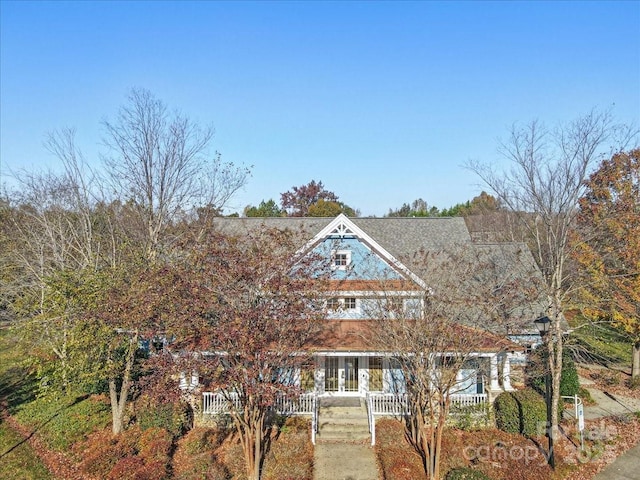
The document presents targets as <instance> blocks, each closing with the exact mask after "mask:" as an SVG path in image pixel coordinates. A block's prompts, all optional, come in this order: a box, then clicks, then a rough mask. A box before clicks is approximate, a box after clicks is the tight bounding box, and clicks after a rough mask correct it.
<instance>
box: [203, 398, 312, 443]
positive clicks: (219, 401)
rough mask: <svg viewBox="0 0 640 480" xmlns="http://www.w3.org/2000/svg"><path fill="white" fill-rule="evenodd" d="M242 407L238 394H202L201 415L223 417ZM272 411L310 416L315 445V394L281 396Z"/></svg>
mask: <svg viewBox="0 0 640 480" xmlns="http://www.w3.org/2000/svg"><path fill="white" fill-rule="evenodd" d="M232 407H233V408H236V409H239V408H241V407H242V405H241V404H240V400H239V398H238V394H237V393H234V392H230V393H227V394H224V393H222V392H204V393H203V394H202V413H203V415H223V414H227V413H229V412H230V411H231V408H232ZM273 409H274V411H275V412H276V413H277V414H278V415H311V442H312V443H313V444H314V445H315V443H316V433H317V432H318V397H317V395H316V394H315V393H303V394H301V395H300V396H298V397H296V398H291V397H288V396H286V395H281V396H279V397H278V398H277V399H276V402H275V405H274V408H273Z"/></svg>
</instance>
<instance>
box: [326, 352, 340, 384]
mask: <svg viewBox="0 0 640 480" xmlns="http://www.w3.org/2000/svg"><path fill="white" fill-rule="evenodd" d="M324 391H325V392H337V391H338V357H326V358H325V359H324Z"/></svg>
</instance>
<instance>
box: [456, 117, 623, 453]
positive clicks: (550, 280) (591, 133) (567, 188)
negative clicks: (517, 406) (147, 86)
mask: <svg viewBox="0 0 640 480" xmlns="http://www.w3.org/2000/svg"><path fill="white" fill-rule="evenodd" d="M620 132H622V133H628V132H629V130H628V129H625V128H623V127H622V126H619V125H616V124H614V121H613V118H612V115H611V113H610V112H608V111H607V112H598V111H592V112H590V113H589V114H587V115H584V116H582V117H579V118H577V119H576V120H575V121H573V122H570V123H568V124H565V125H560V126H559V127H557V128H556V129H554V130H550V129H548V128H546V127H545V126H544V125H543V124H541V123H540V122H538V121H532V122H531V123H529V124H527V125H524V126H517V125H514V126H513V127H512V129H511V132H510V136H509V138H508V139H507V140H506V141H504V142H502V143H501V144H500V147H499V153H500V154H501V155H502V157H504V158H505V159H506V160H508V161H509V162H510V164H511V169H510V170H506V171H502V172H500V171H496V169H495V168H493V167H491V166H490V165H483V164H481V163H479V162H468V164H467V167H468V168H469V169H470V170H472V171H473V172H475V173H476V174H477V175H478V176H479V177H480V178H481V179H482V180H483V182H484V183H485V184H486V185H487V186H488V187H489V188H490V189H491V190H492V191H493V192H494V193H495V194H496V196H497V197H498V199H499V200H500V202H501V203H502V205H503V206H504V207H505V208H506V209H509V210H510V211H511V212H512V213H513V214H514V215H515V216H516V218H517V220H518V223H519V224H520V225H521V226H522V227H524V228H525V230H526V232H527V234H528V241H529V243H530V247H531V249H532V252H533V255H534V257H535V259H536V262H537V263H538V266H539V267H540V269H541V271H542V275H543V278H544V285H545V290H546V297H547V309H546V310H545V311H541V312H540V315H541V316H548V318H549V319H550V331H549V333H548V334H546V335H545V337H544V341H545V345H546V348H547V349H548V351H549V355H548V369H549V372H550V374H551V378H552V382H551V397H552V398H551V408H550V417H551V418H550V425H549V433H548V434H549V443H550V452H549V460H550V464H552V465H553V451H552V446H553V440H554V438H555V437H556V436H557V431H558V403H559V400H560V375H561V372H562V349H563V336H564V334H565V328H564V325H565V323H564V316H563V310H564V306H565V299H566V295H567V293H568V292H569V291H570V290H571V287H572V278H570V276H569V275H568V269H567V263H568V259H569V248H570V244H569V234H570V231H571V229H572V227H573V225H574V220H575V218H576V215H577V212H578V210H577V205H578V199H579V198H580V196H581V195H582V193H583V191H584V182H585V180H586V178H587V176H588V172H589V169H590V168H591V167H592V166H593V165H594V163H595V162H596V161H597V160H598V159H600V158H601V157H602V156H603V155H606V154H607V153H609V152H610V150H608V149H607V148H606V147H609V145H608V142H609V141H613V140H616V139H620V138H626V139H628V138H629V136H628V135H622V136H619V135H618V134H619V133H620Z"/></svg>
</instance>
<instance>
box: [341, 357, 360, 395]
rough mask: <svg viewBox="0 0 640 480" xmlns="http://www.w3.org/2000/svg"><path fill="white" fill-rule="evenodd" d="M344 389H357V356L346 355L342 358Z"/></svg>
mask: <svg viewBox="0 0 640 480" xmlns="http://www.w3.org/2000/svg"><path fill="white" fill-rule="evenodd" d="M344 391H345V392H357V391H358V358H357V357H347V358H345V359H344Z"/></svg>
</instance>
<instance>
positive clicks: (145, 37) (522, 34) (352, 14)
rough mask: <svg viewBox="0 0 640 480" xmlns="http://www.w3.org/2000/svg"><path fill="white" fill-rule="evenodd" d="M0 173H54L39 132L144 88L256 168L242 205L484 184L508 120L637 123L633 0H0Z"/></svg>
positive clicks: (92, 131)
mask: <svg viewBox="0 0 640 480" xmlns="http://www.w3.org/2000/svg"><path fill="white" fill-rule="evenodd" d="M0 8H1V10H0V15H1V25H0V27H1V28H0V32H1V33H0V35H1V37H0V41H1V43H0V62H1V64H0V66H1V70H0V94H1V99H0V107H1V112H0V122H1V123H0V128H1V130H0V133H1V143H0V146H1V150H0V155H1V164H2V167H1V168H2V171H1V172H0V175H1V177H2V178H0V182H1V183H3V184H8V183H9V182H10V177H9V174H10V171H11V170H16V169H20V168H27V169H33V168H46V167H52V168H55V163H56V162H55V159H54V158H53V157H52V156H51V155H50V154H49V153H48V152H47V151H46V150H45V149H44V148H43V147H42V142H43V139H44V138H45V135H46V134H47V132H50V131H52V130H55V129H60V128H65V127H75V128H76V130H77V138H78V143H79V146H80V147H81V148H82V150H83V151H84V153H85V155H86V157H87V158H89V159H90V160H95V161H96V163H97V156H98V152H99V150H100V147H99V142H100V139H101V135H102V133H101V132H102V130H101V126H100V122H101V120H102V119H104V118H113V117H114V116H115V113H116V111H117V109H118V107H119V106H120V105H121V104H123V103H124V101H125V97H126V94H127V91H128V90H129V89H130V88H132V87H142V88H146V89H148V90H150V91H152V92H153V93H154V94H155V95H156V96H158V97H159V98H161V99H162V100H164V101H165V102H166V103H167V104H168V105H169V106H171V107H175V108H178V109H180V110H181V111H182V112H183V113H185V114H187V115H189V116H190V117H192V118H193V119H195V120H198V121H199V122H201V123H204V124H212V125H213V126H214V127H215V130H216V136H215V139H214V143H213V148H214V149H215V150H218V151H219V152H221V154H222V156H223V159H225V160H227V161H233V162H235V163H236V164H244V165H253V166H254V168H253V176H252V178H251V179H250V181H249V184H248V185H247V188H246V189H245V191H243V192H241V194H240V195H238V197H237V198H236V201H235V205H234V206H235V207H236V208H237V209H239V210H241V209H242V208H243V207H244V206H245V205H247V204H253V205H257V204H258V203H259V202H260V201H261V200H268V199H270V198H273V199H274V200H276V202H278V201H279V200H280V193H282V192H284V191H287V190H289V189H290V188H291V187H292V186H294V185H295V186H299V185H302V184H306V183H308V182H309V181H310V180H312V179H314V180H316V181H322V182H323V183H324V185H325V187H326V188H327V189H329V190H331V191H333V192H335V193H336V194H337V195H338V196H339V197H340V200H342V201H343V202H345V203H347V204H348V205H350V206H351V207H354V208H357V209H359V210H360V211H361V213H362V214H363V215H377V216H382V215H384V214H385V213H387V212H388V210H389V209H390V208H399V207H400V206H401V205H402V204H403V203H405V202H411V201H413V200H415V199H417V198H423V199H424V200H426V201H427V203H428V204H429V205H435V206H437V207H440V208H444V207H449V206H451V205H454V204H456V203H458V202H464V201H466V200H469V199H471V198H472V197H473V196H475V195H477V194H478V193H479V192H480V190H481V189H480V188H479V186H478V180H477V178H476V177H475V176H474V175H473V174H472V173H470V172H468V171H466V170H465V169H463V168H462V164H463V163H464V162H465V161H467V160H468V159H478V160H481V161H484V162H492V161H499V156H498V155H497V153H496V146H497V143H498V138H500V137H504V136H505V135H506V134H507V131H508V129H509V127H510V125H511V124H512V123H513V122H528V121H531V120H533V119H539V120H542V121H544V122H545V123H547V124H549V125H554V124H556V123H557V122H564V121H568V120H571V119H574V118H575V117H577V116H579V115H581V114H584V113H586V112H588V111H589V110H591V109H592V108H594V107H595V108H608V107H611V106H613V113H614V115H615V116H616V117H617V118H618V119H619V120H621V121H624V122H627V123H631V122H635V123H636V124H637V123H639V120H640V31H639V25H640V2H638V1H623V2H616V1H602V2H599V1H591V2H582V1H569V2H559V1H558V2H554V1H539V2H506V1H500V2H480V1H478V2H470V1H468V2H453V1H452V2H429V1H423V2H393V3H392V2H366V1H351V2H328V1H322V2H312V1H305V2H295V1H285V2H268V1H263V2H240V1H238V2H222V1H209V2H207V1H197V2H170V1H158V2H153V1H144V2H126V1H103V2H92V1H81V2H61V1H55V2H44V1H37V2H25V1H20V2H15V1H5V0H1V1H0Z"/></svg>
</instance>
